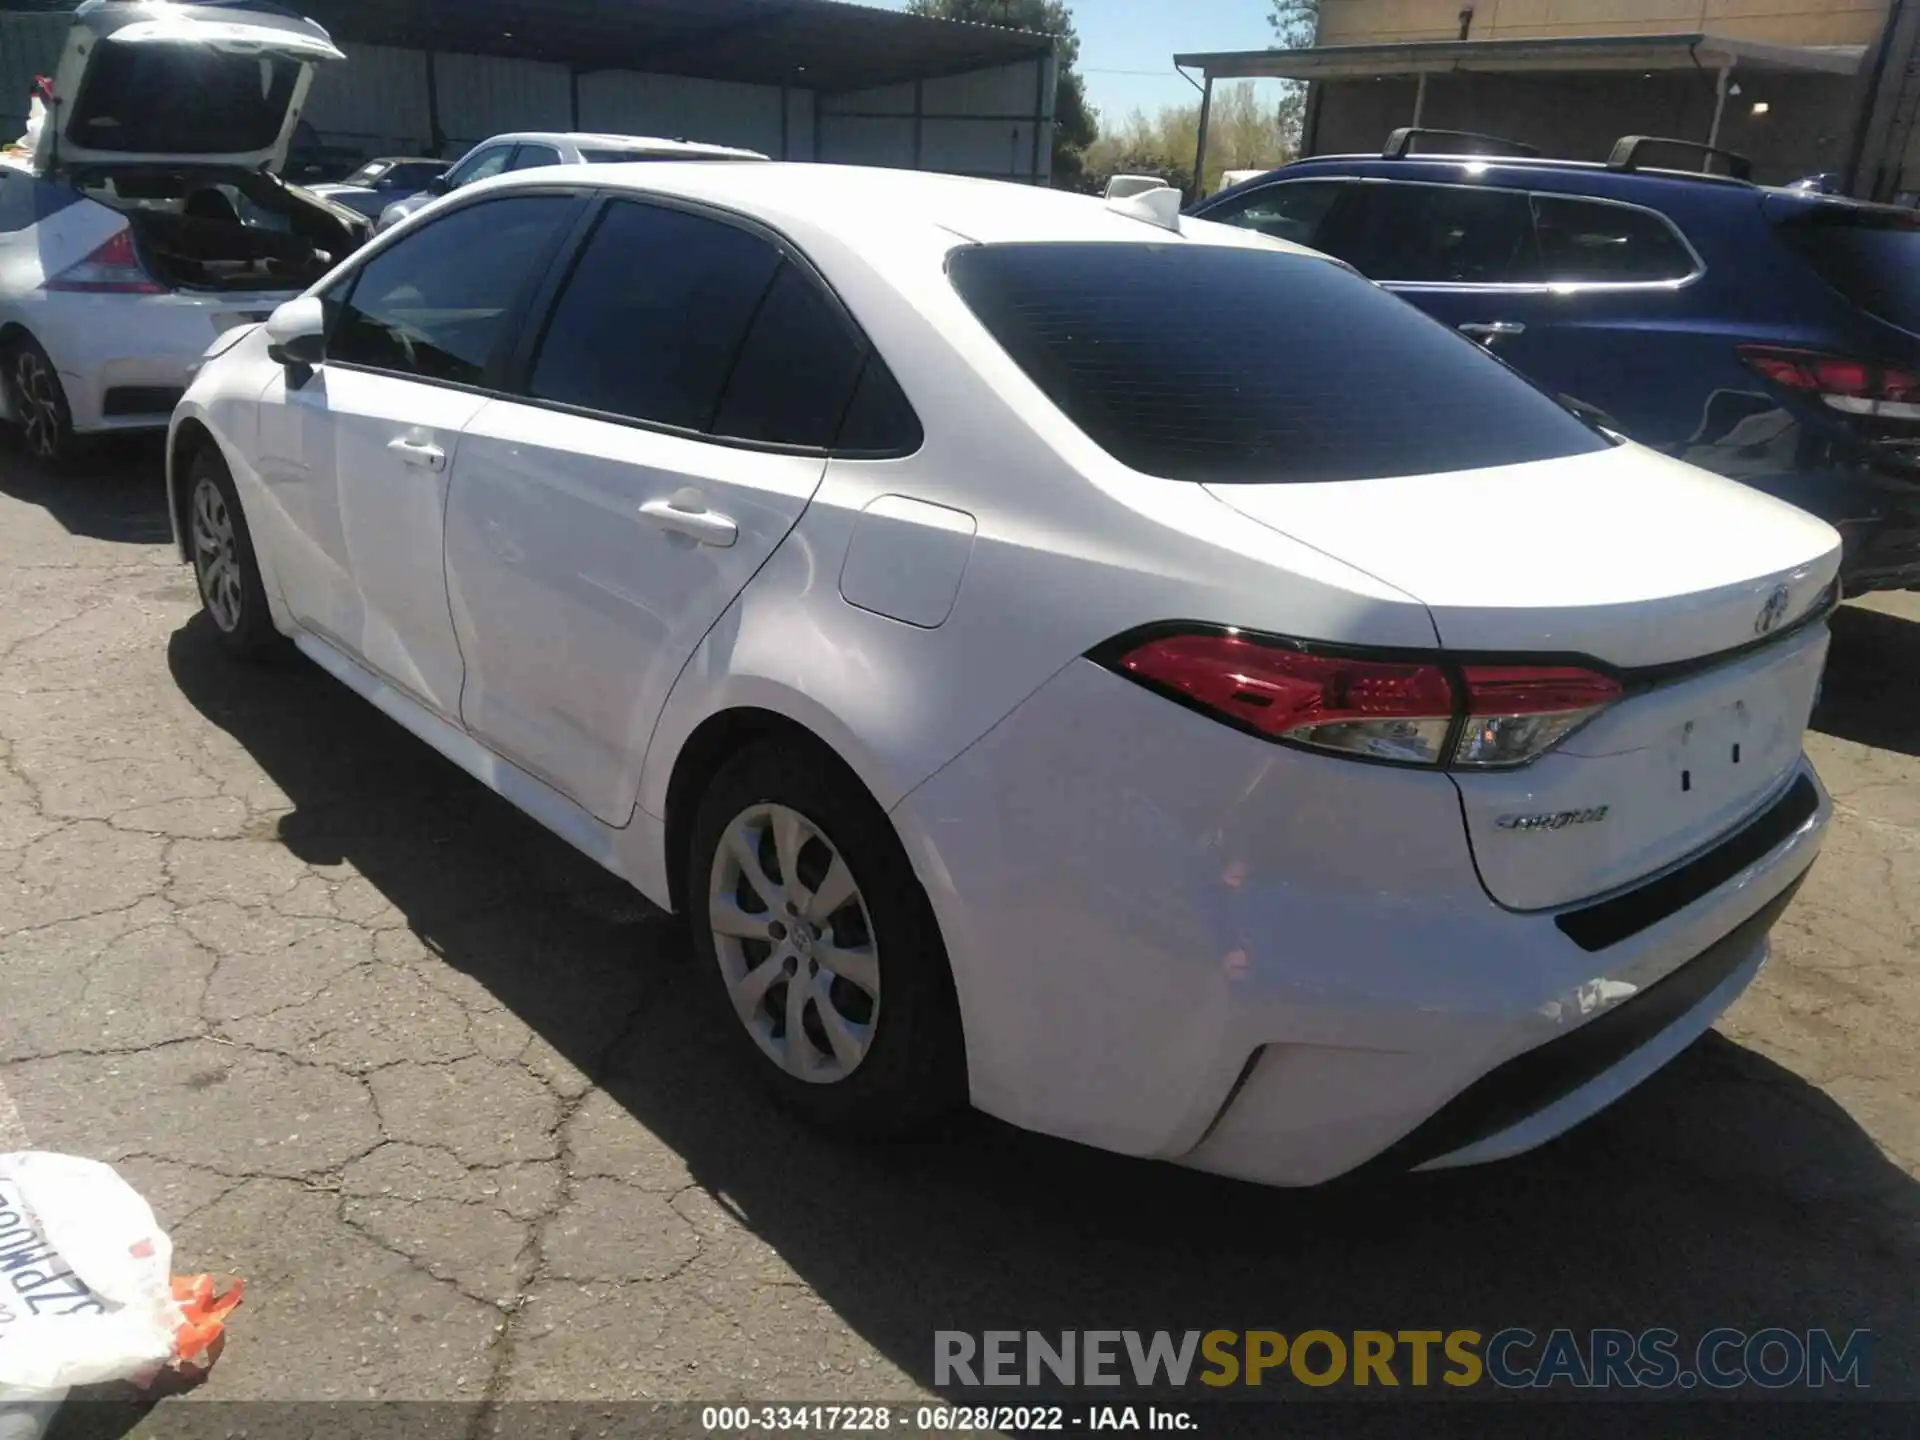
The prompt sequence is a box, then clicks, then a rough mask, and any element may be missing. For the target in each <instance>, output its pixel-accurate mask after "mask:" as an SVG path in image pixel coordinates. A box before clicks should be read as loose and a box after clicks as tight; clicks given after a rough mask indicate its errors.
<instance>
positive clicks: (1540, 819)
mask: <svg viewBox="0 0 1920 1440" xmlns="http://www.w3.org/2000/svg"><path fill="white" fill-rule="evenodd" d="M1610 808H1611V807H1610V806H1606V805H1600V806H1596V807H1595V808H1594V809H1592V810H1558V811H1553V812H1550V813H1548V814H1545V815H1502V816H1501V817H1500V818H1499V819H1498V820H1496V821H1494V822H1493V823H1494V824H1495V825H1496V826H1498V827H1499V828H1500V829H1502V830H1564V829H1566V828H1567V827H1568V826H1569V825H1598V824H1599V823H1600V822H1601V821H1602V820H1604V819H1606V818H1607V811H1608V810H1609V809H1610Z"/></svg>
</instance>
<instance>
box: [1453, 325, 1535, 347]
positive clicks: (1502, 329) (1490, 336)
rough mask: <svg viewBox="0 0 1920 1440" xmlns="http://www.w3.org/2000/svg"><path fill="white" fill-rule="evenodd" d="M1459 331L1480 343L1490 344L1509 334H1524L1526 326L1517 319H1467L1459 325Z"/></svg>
mask: <svg viewBox="0 0 1920 1440" xmlns="http://www.w3.org/2000/svg"><path fill="white" fill-rule="evenodd" d="M1460 333H1461V334H1462V335H1471V336H1472V337H1473V338H1474V339H1475V340H1478V341H1479V342H1480V343H1481V344H1482V345H1491V344H1492V343H1493V342H1494V341H1495V340H1500V339H1504V338H1505V337H1507V336H1509V335H1524V334H1526V333H1527V327H1526V326H1524V325H1522V324H1521V323H1520V322H1519V321H1518V320H1469V321H1468V322H1467V323H1466V324H1465V325H1462V326H1461V327H1460Z"/></svg>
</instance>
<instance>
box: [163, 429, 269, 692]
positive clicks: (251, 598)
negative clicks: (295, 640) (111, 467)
mask: <svg viewBox="0 0 1920 1440" xmlns="http://www.w3.org/2000/svg"><path fill="white" fill-rule="evenodd" d="M187 537H188V541H189V543H190V544H191V545H192V547H193V573H194V578H195V580H197V581H198V582H199V585H200V605H201V608H202V609H203V610H205V611H206V615H207V618H208V619H209V620H211V621H212V622H213V629H214V633H215V634H216V635H217V636H218V637H219V640H220V648H221V649H223V650H225V651H226V652H227V653H228V654H229V655H231V656H233V657H234V658H235V659H236V660H248V661H256V662H257V661H268V660H274V659H278V658H279V657H280V656H282V655H283V654H285V652H286V650H287V649H288V645H287V641H286V638H285V637H284V636H282V635H281V634H280V632H279V631H277V630H275V629H274V628H273V615H272V613H271V612H270V611H269V610H268V608H267V592H266V586H265V585H264V583H263V582H262V580H261V577H260V562H259V559H258V557H257V556H256V555H255V554H254V550H253V536H252V534H251V533H250V532H249V531H248V529H247V517H246V514H245V512H243V511H242V510H241V508H240V496H239V493H238V492H237V491H236V490H235V489H234V485H233V477H232V476H231V475H230V474H228V473H227V467H226V463H225V462H224V461H223V460H221V458H220V455H219V452H218V451H216V450H215V449H214V448H213V447H212V445H211V444H206V445H202V446H201V447H200V449H199V451H198V452H197V453H196V454H195V455H194V457H193V460H192V462H191V463H190V464H189V465H188V466H187Z"/></svg>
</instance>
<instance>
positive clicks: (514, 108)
mask: <svg viewBox="0 0 1920 1440" xmlns="http://www.w3.org/2000/svg"><path fill="white" fill-rule="evenodd" d="M433 79H434V86H435V92H436V96H437V98H438V100H439V106H440V128H441V129H442V130H443V131H444V132H445V133H446V137H447V145H448V147H449V153H454V152H464V151H465V150H467V149H468V148H469V147H471V146H473V145H477V144H478V143H479V142H480V141H482V140H485V139H486V138H487V137H488V136H489V135H499V134H501V133H503V132H505V131H509V130H572V129H574V128H575V126H574V123H573V78H572V76H571V74H570V73H569V72H568V70H567V67H566V66H564V65H549V64H546V63H544V62H542V61H539V60H502V59H497V58H495V57H494V56H491V55H435V56H434V57H433Z"/></svg>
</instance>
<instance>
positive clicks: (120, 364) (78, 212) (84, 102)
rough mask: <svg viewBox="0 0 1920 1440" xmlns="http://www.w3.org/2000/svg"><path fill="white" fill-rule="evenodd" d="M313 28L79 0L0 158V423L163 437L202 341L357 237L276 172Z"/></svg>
mask: <svg viewBox="0 0 1920 1440" xmlns="http://www.w3.org/2000/svg"><path fill="white" fill-rule="evenodd" d="M340 58H341V55H340V52H339V51H338V50H337V49H335V48H334V45H333V42H332V41H331V40H329V39H328V37H327V32H326V31H325V30H323V29H321V27H320V26H318V25H315V24H313V23H312V22H311V21H307V20H301V19H299V18H297V17H295V16H292V15H289V14H287V13H286V12H285V11H282V10H279V9H277V8H272V7H267V6H259V7H255V6H250V5H247V4H243V3H235V4H222V5H218V6H214V5H205V6H196V5H172V6H169V7H166V13H165V15H164V16H160V17H158V18H156V14H155V12H154V11H152V10H151V9H150V8H149V7H146V6H140V5H125V4H112V3H105V0H88V3H86V4H84V5H82V6H80V7H79V9H78V10H77V11H76V12H75V14H74V20H73V26H72V29H71V31H70V33H69V35H68V38H67V43H66V50H65V53H64V54H63V55H62V57H61V60H60V64H59V68H58V70H57V71H56V73H55V75H54V77H53V87H52V88H53V103H52V104H51V105H50V106H49V107H48V110H49V113H48V116H47V120H46V123H45V126H44V128H43V129H42V131H41V133H40V136H39V142H38V145H37V147H36V148H35V150H34V152H33V153H32V155H31V156H30V157H28V158H27V159H26V160H24V161H23V162H21V163H5V164H0V414H4V417H5V418H6V419H7V420H10V421H11V422H12V423H13V424H14V426H15V427H17V428H18V430H19V431H20V433H21V435H22V436H23V437H24V439H25V443H26V447H27V449H28V450H29V451H30V452H31V453H32V454H33V455H35V456H37V457H39V458H40V459H42V460H45V461H58V460H60V459H62V458H63V457H64V456H65V455H66V453H67V452H68V451H69V449H70V448H71V447H72V444H73V441H74V437H75V436H77V435H85V434H90V433H93V432H97V431H103V430H130V429H146V428H161V427H164V426H165V425H166V423H167V418H168V416H169V415H171V413H172V411H173V407H174V404H175V403H176V402H177V401H178V400H179V398H180V394H181V392H182V391H183V390H184V389H185V388H186V384H187V379H188V377H189V376H190V375H191V374H192V372H193V369H194V367H195V365H196V364H197V363H198V361H199V359H200V356H201V355H202V353H203V352H204V351H205V350H206V348H207V347H208V345H210V344H211V343H212V342H213V340H214V339H215V337H217V336H218V335H220V334H221V333H222V332H223V331H226V330H228V329H229V328H231V327H233V326H236V325H246V324H250V323H252V322H255V321H258V320H260V319H263V318H264V317H265V316H266V315H267V314H268V313H269V312H271V311H272V310H273V308H274V307H275V306H276V305H278V304H279V303H280V302H281V301H283V300H285V299H287V298H289V297H290V296H292V295H295V294H298V293H299V292H300V291H302V290H304V289H305V288H306V287H307V286H309V285H311V284H312V283H313V282H314V281H315V280H318V279H319V278H320V277H321V276H322V275H324V274H325V273H326V272H327V271H328V270H330V269H332V268H333V266H334V264H335V263H336V262H338V261H339V260H342V259H344V258H345V257H346V256H347V255H348V254H350V253H352V251H353V250H355V249H356V248H357V247H358V246H359V245H360V243H361V242H362V241H363V240H364V239H365V238H366V237H367V235H368V233H369V227H368V225H367V223H366V221H365V220H364V219H363V218H362V217H361V216H359V215H356V214H354V213H353V212H352V211H351V210H346V209H342V208H341V207H339V206H335V205H330V204H328V203H327V202H326V201H324V200H321V199H317V198H315V197H313V196H311V195H308V194H306V193H305V192H303V191H300V190H297V189H294V188H292V187H290V186H288V185H286V184H285V183H284V182H282V181H281V180H280V179H279V178H278V175H277V173H276V172H277V171H278V170H279V168H280V166H281V164H282V163H283V162H284V161H285V159H286V155H287V149H288V146H289V144H290V143H291V136H292V131H293V126H294V121H293V116H294V115H295V114H296V113H297V112H298V110H299V107H300V105H301V103H302V101H303V99H304V97H305V95H306V92H307V87H308V84H309V82H310V80H311V77H312V73H313V68H314V66H315V65H316V64H317V63H319V62H322V61H326V60H338V59H340Z"/></svg>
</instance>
